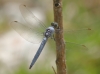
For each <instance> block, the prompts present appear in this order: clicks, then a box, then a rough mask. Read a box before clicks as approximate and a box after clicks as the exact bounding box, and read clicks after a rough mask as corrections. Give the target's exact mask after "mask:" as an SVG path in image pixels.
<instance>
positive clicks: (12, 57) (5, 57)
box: [0, 0, 100, 74]
mask: <svg viewBox="0 0 100 74" xmlns="http://www.w3.org/2000/svg"><path fill="white" fill-rule="evenodd" d="M20 4H26V5H27V6H28V7H29V8H30V9H31V11H32V12H33V13H34V15H35V16H36V17H37V18H39V20H41V21H42V22H43V23H45V24H46V26H49V25H50V23H51V22H53V20H54V18H53V1H52V0H0V74H54V71H53V69H52V66H53V67H54V68H55V70H56V64H55V60H56V48H55V42H54V41H53V40H51V39H49V41H48V43H47V44H46V45H45V48H44V50H43V52H42V54H41V55H40V57H39V58H38V60H37V62H36V63H35V65H34V66H33V68H32V69H31V70H29V69H28V68H29V65H30V63H31V60H32V59H33V57H34V55H35V53H36V51H37V49H38V47H39V45H40V43H39V44H32V43H30V42H28V41H26V40H25V39H24V38H22V37H21V36H20V35H19V34H18V33H17V32H16V31H15V30H14V29H12V27H11V26H10V23H11V22H12V21H20V22H21V23H25V21H24V18H23V17H22V15H21V12H20V10H19V6H20ZM63 26H64V37H65V38H64V40H65V42H66V64H67V65H66V67H67V72H68V74H100V33H99V32H100V29H99V28H100V1H99V0H63ZM86 28H88V29H86ZM90 29H91V30H90Z"/></svg>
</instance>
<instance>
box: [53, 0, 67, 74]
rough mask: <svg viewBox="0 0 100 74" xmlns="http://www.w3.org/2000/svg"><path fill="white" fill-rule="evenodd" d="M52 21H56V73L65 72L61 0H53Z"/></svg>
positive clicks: (61, 73)
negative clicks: (57, 28) (57, 27)
mask: <svg viewBox="0 0 100 74" xmlns="http://www.w3.org/2000/svg"><path fill="white" fill-rule="evenodd" d="M53 9H54V21H55V22H57V23H58V25H59V30H56V34H55V41H56V65H57V74H66V59H65V54H66V53H65V43H64V40H63V19H62V0H53Z"/></svg>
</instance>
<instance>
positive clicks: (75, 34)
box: [64, 28, 92, 43]
mask: <svg viewBox="0 0 100 74" xmlns="http://www.w3.org/2000/svg"><path fill="white" fill-rule="evenodd" d="M91 33H92V30H91V29H90V28H84V29H79V30H71V31H64V39H65V41H66V42H74V43H84V42H86V40H88V39H89V35H90V34H91Z"/></svg>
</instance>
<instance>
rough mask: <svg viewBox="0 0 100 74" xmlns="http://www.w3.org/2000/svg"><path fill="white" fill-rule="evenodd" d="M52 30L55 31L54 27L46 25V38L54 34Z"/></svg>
mask: <svg viewBox="0 0 100 74" xmlns="http://www.w3.org/2000/svg"><path fill="white" fill-rule="evenodd" d="M54 31H55V29H54V28H53V27H52V26H51V27H48V28H47V29H46V32H45V34H44V36H45V37H47V38H48V37H50V36H52V35H53V34H54Z"/></svg>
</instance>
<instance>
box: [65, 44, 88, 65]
mask: <svg viewBox="0 0 100 74" xmlns="http://www.w3.org/2000/svg"><path fill="white" fill-rule="evenodd" d="M87 55H88V48H87V47H86V46H84V45H80V44H76V43H70V42H66V57H67V63H69V64H70V65H74V66H75V65H76V66H78V65H80V63H81V64H82V63H83V62H84V61H85V60H86V56H87Z"/></svg>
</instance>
